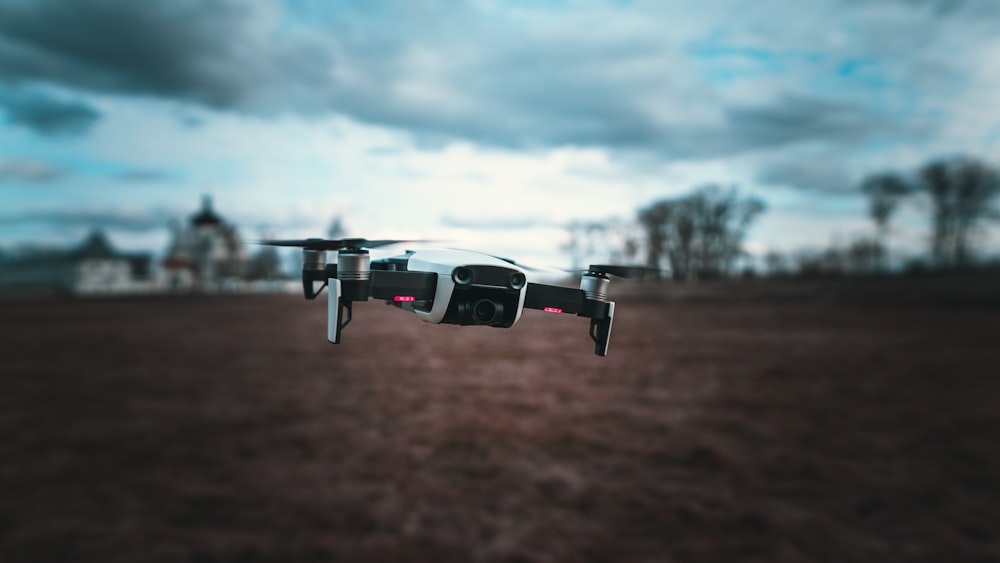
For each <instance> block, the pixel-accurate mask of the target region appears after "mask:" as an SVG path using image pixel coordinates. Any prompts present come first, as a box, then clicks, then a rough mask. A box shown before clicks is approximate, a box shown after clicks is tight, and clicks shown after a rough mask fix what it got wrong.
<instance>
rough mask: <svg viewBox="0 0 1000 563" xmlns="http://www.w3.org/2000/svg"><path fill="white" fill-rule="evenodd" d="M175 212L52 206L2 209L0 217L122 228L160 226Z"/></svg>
mask: <svg viewBox="0 0 1000 563" xmlns="http://www.w3.org/2000/svg"><path fill="white" fill-rule="evenodd" d="M179 216H182V215H179V214H178V213H177V212H176V211H171V210H167V209H162V208H161V209H130V208H125V207H92V208H85V209H78V208H68V207H53V208H49V209H35V210H30V211H25V212H21V213H5V214H3V215H0V220H2V221H4V222H6V223H8V224H11V225H16V224H28V223H30V224H42V225H46V226H49V227H54V228H57V229H61V230H77V229H80V228H96V227H100V228H105V229H109V230H118V231H126V232H144V231H151V230H155V229H163V228H164V227H165V226H166V225H167V224H168V222H169V221H170V220H172V219H175V218H177V217H179Z"/></svg>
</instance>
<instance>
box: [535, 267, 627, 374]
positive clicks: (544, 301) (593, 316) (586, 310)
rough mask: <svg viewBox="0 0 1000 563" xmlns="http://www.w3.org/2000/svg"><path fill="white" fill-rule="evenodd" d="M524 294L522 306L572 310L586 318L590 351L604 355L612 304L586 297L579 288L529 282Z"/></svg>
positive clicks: (607, 343)
mask: <svg viewBox="0 0 1000 563" xmlns="http://www.w3.org/2000/svg"><path fill="white" fill-rule="evenodd" d="M525 291H526V292H525V294H524V306H525V308H528V309H541V310H543V311H549V312H553V313H575V314H576V315H577V316H580V317H587V318H589V319H590V338H591V339H592V340H593V341H594V353H595V354H597V355H598V356H607V355H608V346H609V344H610V343H611V324H612V322H613V321H614V316H615V304H614V302H611V301H601V300H598V299H588V298H587V294H586V293H584V291H583V290H581V289H572V288H569V287H560V286H556V285H545V284H538V283H529V284H528V287H527V289H526V290H525Z"/></svg>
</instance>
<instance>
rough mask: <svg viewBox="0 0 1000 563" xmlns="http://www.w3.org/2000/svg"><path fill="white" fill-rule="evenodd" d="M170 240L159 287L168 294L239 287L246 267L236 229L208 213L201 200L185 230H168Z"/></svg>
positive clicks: (209, 206)
mask: <svg viewBox="0 0 1000 563" xmlns="http://www.w3.org/2000/svg"><path fill="white" fill-rule="evenodd" d="M171 231H172V233H171V235H172V240H171V242H170V246H169V247H168V250H167V256H166V258H165V259H164V260H163V286H164V287H165V288H166V289H168V290H173V291H185V290H202V291H215V290H219V289H226V288H227V287H231V286H234V285H239V284H240V283H241V280H242V279H243V277H244V275H245V273H246V270H247V265H248V260H247V255H246V251H245V249H244V247H243V242H242V241H241V240H240V237H239V234H238V233H237V231H236V227H234V226H232V225H230V224H228V223H226V221H225V220H223V219H222V217H220V216H219V215H217V214H216V213H215V211H213V210H212V200H211V198H210V197H208V196H205V197H204V198H203V200H202V208H201V210H200V211H199V212H198V213H195V214H194V215H192V216H191V218H190V220H189V221H188V224H187V225H185V226H181V225H177V224H174V225H172V226H171Z"/></svg>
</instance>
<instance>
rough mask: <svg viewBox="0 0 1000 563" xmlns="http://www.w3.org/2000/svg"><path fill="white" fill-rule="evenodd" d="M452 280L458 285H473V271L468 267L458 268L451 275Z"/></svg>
mask: <svg viewBox="0 0 1000 563" xmlns="http://www.w3.org/2000/svg"><path fill="white" fill-rule="evenodd" d="M451 279H453V280H455V283H457V284H458V285H469V284H470V283H472V270H470V269H468V268H466V267H458V268H455V270H454V271H453V272H452V273H451Z"/></svg>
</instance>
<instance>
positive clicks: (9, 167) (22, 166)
mask: <svg viewBox="0 0 1000 563" xmlns="http://www.w3.org/2000/svg"><path fill="white" fill-rule="evenodd" d="M66 174H67V172H66V170H65V169H64V168H62V167H60V166H56V165H54V164H49V163H47V162H41V161H38V160H30V159H10V160H5V159H2V158H0V184H8V183H9V184H45V183H48V182H52V181H55V180H58V179H60V178H62V177H64V176H66Z"/></svg>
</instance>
